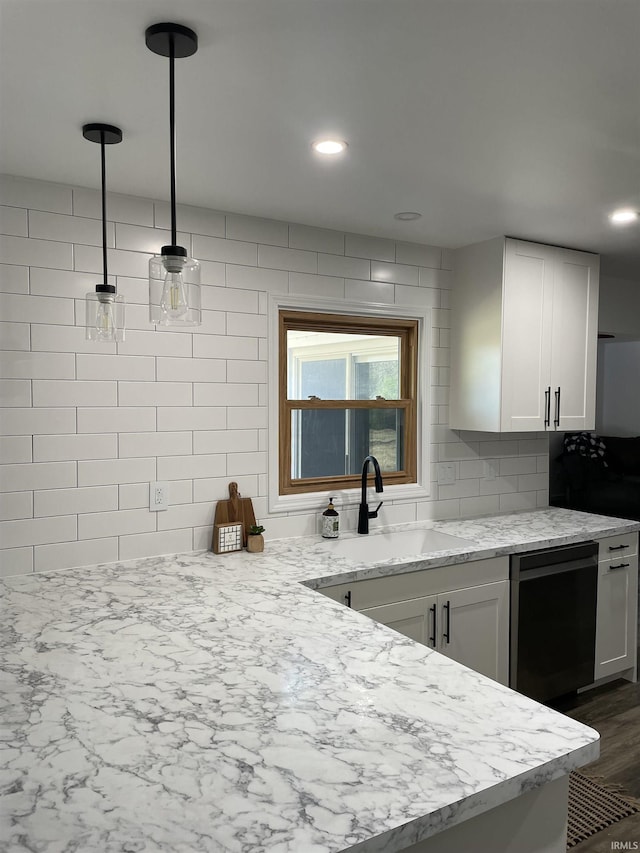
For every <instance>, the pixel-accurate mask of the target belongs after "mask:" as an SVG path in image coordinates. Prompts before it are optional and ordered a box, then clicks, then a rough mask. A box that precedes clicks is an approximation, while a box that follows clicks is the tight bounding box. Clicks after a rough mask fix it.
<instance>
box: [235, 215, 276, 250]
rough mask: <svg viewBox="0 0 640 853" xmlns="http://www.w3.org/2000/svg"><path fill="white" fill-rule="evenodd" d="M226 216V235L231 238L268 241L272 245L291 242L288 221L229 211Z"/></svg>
mask: <svg viewBox="0 0 640 853" xmlns="http://www.w3.org/2000/svg"><path fill="white" fill-rule="evenodd" d="M226 218H227V233H226V237H227V239H229V240H245V241H247V242H249V243H266V244H268V245H270V246H287V245H288V243H289V226H288V225H287V223H286V222H277V221H276V220H275V219H260V218H258V217H256V216H240V215H237V214H234V213H228V214H227V217H226Z"/></svg>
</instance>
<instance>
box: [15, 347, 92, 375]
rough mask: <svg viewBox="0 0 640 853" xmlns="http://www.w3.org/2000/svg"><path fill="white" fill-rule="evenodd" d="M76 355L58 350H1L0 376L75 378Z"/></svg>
mask: <svg viewBox="0 0 640 853" xmlns="http://www.w3.org/2000/svg"><path fill="white" fill-rule="evenodd" d="M75 372H76V370H75V356H74V355H73V354H72V353H56V352H20V351H5V352H0V376H2V377H3V378H20V379H73V378H75Z"/></svg>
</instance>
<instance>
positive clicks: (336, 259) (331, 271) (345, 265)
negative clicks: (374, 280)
mask: <svg viewBox="0 0 640 853" xmlns="http://www.w3.org/2000/svg"><path fill="white" fill-rule="evenodd" d="M318 273H319V274H320V275H329V276H337V277H338V278H355V279H365V280H366V281H368V280H369V279H370V278H371V261H368V260H361V259H359V258H344V257H341V256H340V255H325V254H319V255H318Z"/></svg>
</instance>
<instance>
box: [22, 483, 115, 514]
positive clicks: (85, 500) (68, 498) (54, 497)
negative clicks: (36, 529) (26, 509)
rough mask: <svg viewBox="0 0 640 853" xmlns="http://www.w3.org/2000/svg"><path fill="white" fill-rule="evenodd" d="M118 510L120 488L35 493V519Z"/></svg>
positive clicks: (57, 490) (93, 487) (97, 487)
mask: <svg viewBox="0 0 640 853" xmlns="http://www.w3.org/2000/svg"><path fill="white" fill-rule="evenodd" d="M115 509H118V487H117V486H115V485H113V486H90V487H88V488H80V489H46V490H44V491H37V492H34V493H33V514H34V516H35V517H40V516H53V515H77V514H78V513H83V512H107V511H108V510H115Z"/></svg>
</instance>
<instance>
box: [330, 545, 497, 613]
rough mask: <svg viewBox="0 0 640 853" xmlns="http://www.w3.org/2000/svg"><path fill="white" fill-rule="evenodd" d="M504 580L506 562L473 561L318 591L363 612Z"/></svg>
mask: <svg viewBox="0 0 640 853" xmlns="http://www.w3.org/2000/svg"><path fill="white" fill-rule="evenodd" d="M508 578H509V558H508V557H491V558H490V559H488V560H474V561H473V562H469V563H459V564H457V565H454V566H439V567H438V568H435V569H421V570H419V571H416V572H403V573H402V574H399V575H389V576H387V577H384V578H374V579H372V580H364V581H355V582H353V583H345V584H339V585H336V586H330V587H325V588H323V589H320V590H318V591H319V592H322V593H323V594H324V595H327V596H329V598H333V599H334V601H339V602H340V603H341V604H350V606H351V607H353V608H354V610H363V609H365V608H367V607H379V606H381V605H383V604H391V603H394V602H397V601H408V600H409V599H412V598H421V597H423V596H425V595H437V594H438V593H440V592H446V591H448V590H453V589H464V588H466V587H471V586H479V585H480V584H485V583H494V582H496V581H501V580H507V579H508ZM349 595H350V599H349V600H348V596H349Z"/></svg>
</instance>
